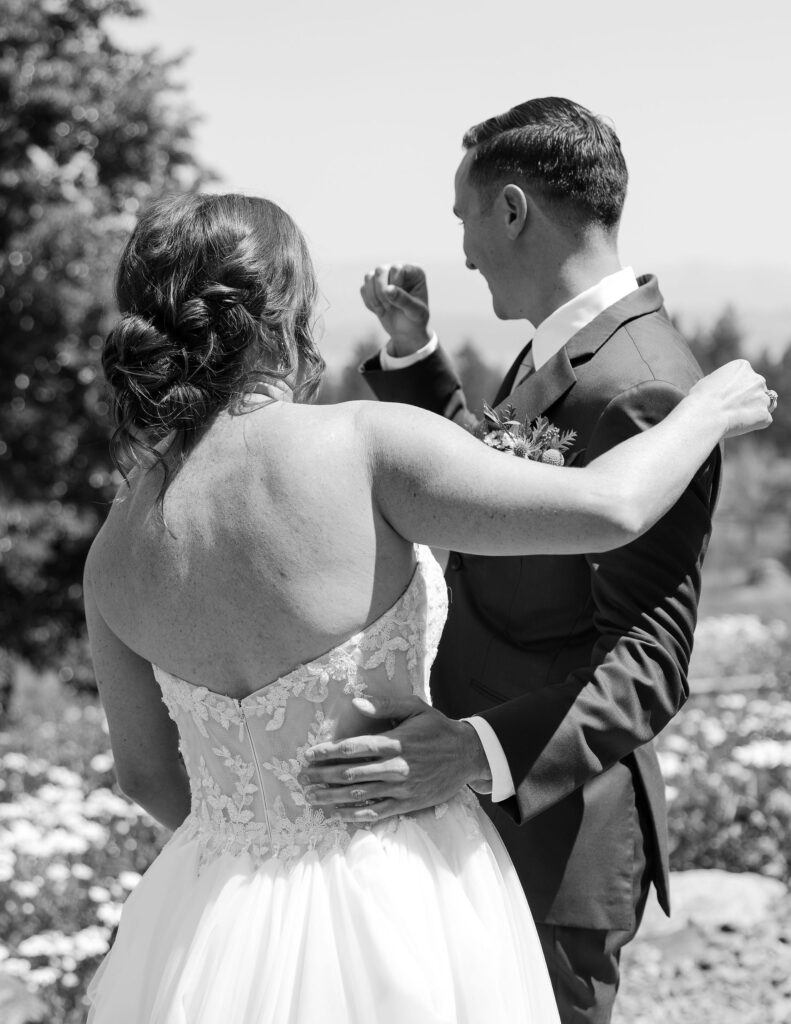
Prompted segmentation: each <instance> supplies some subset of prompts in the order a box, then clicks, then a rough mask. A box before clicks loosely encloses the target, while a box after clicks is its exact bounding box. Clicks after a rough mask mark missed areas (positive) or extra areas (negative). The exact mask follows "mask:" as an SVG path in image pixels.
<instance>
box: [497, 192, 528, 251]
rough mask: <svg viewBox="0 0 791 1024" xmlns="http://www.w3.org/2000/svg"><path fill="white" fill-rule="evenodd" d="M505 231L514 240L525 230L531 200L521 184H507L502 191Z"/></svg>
mask: <svg viewBox="0 0 791 1024" xmlns="http://www.w3.org/2000/svg"><path fill="white" fill-rule="evenodd" d="M502 200H503V217H504V222H505V231H506V235H507V236H508V238H510V239H511V241H513V240H514V239H516V238H518V237H519V235H521V234H522V232H523V231H524V229H525V227H526V225H527V220H528V217H529V213H530V202H529V200H528V198H527V196H526V195H525V192H524V189H522V188H520V187H519V185H506V186H505V188H504V189H503V191H502Z"/></svg>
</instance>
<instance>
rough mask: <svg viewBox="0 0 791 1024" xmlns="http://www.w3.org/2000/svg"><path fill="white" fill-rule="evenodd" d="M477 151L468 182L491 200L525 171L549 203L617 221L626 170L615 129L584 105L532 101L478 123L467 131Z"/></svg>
mask: <svg viewBox="0 0 791 1024" xmlns="http://www.w3.org/2000/svg"><path fill="white" fill-rule="evenodd" d="M463 144H464V147H465V149H473V148H474V149H475V153H474V154H473V159H472V163H471V165H470V171H469V181H470V183H471V184H472V185H474V186H475V187H476V188H477V189H478V190H479V192H481V193H482V194H483V195H484V196H485V197H486V199H487V200H488V199H492V200H493V198H494V195H495V194H496V191H497V189H498V187H499V186H501V185H502V184H503V181H504V180H505V179H507V178H509V177H514V176H516V177H521V178H522V179H523V180H524V182H525V184H527V185H528V186H529V187H532V188H533V189H536V190H537V191H538V192H539V193H540V194H541V195H542V196H543V197H544V198H545V199H547V200H548V201H550V202H556V203H563V204H565V205H567V206H569V207H571V208H572V209H573V210H574V211H575V213H577V215H578V217H579V219H581V220H583V221H586V222H594V223H597V224H599V225H601V226H602V227H604V228H605V229H606V230H608V231H611V230H613V229H614V228H616V227H617V225H618V222H619V220H620V218H621V211H622V210H623V204H624V199H625V198H626V185H627V181H628V172H627V170H626V161H625V160H624V158H623V153H622V152H621V143H620V141H619V139H618V136H617V135H616V134H615V130H614V129H613V128H612V127H611V126H610V125H609V124H607V123H606V121H604V120H602V119H601V118H600V117H597V115H596V114H593V113H591V111H590V110H587V109H586V108H585V107H582V106H580V104H579V103H574V102H573V101H572V100H566V99H562V98H560V97H557V96H548V97H545V98H543V99H535V100H527V102H525V103H520V104H519V106H516V107H512V108H511V109H510V110H508V111H506V113H504V114H500V115H498V116H497V117H491V118H489V119H488V120H487V121H483V122H481V124H478V125H475V127H474V128H470V130H469V131H468V132H467V133H466V135H465V136H464V140H463Z"/></svg>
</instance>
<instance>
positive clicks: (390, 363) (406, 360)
mask: <svg viewBox="0 0 791 1024" xmlns="http://www.w3.org/2000/svg"><path fill="white" fill-rule="evenodd" d="M437 345H439V338H438V337H437V334H436V331H435V332H434V333H433V334H432V335H431V338H430V339H429V340H428V341H427V342H426V344H425V345H424V346H423V348H419V349H418V350H417V352H410V354H409V355H408V356H391V355H390V353H389V352H388V351H387V346H385V347H384V348H383V349H382V350H381V351H380V352H379V365H380V366H381V367H382V369H383V370H405V369H406V368H407V366H412V365H413V364H414V363H419V362H422V360H424V359H428V357H429V356H430V355H431V354H432V353H434V352H436V351H437Z"/></svg>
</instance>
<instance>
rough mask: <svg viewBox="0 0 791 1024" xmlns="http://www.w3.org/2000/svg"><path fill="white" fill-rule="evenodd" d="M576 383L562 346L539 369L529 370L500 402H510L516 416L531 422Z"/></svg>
mask: <svg viewBox="0 0 791 1024" xmlns="http://www.w3.org/2000/svg"><path fill="white" fill-rule="evenodd" d="M576 383H577V375H576V374H575V373H574V370H573V368H572V366H571V361H570V360H569V357H568V353H567V352H566V349H565V347H564V348H562V349H560V351H559V352H556V353H555V354H554V356H552V358H551V359H549V360H548V361H547V362H546V363H544V365H543V366H542V367H541V369H540V370H536V371H535V372H534V373H531V374H530V376H529V377H528V378H527V379H526V380H524V381H522V383H521V384H520V385H519V386H518V387H516V388H515V389H514V390H513V391H512V392H511V393H510V394H509V395H506V397H505V399H504V400H503V401H502V403H501V404H504V405H505V404H507V405H512V406H513V407H514V409H515V410H516V417H517V419H520V420H529V421H531V422H532V421H533V420H534V419H535V418H536V417H537V416H540V415H541V413H542V412H544V410H545V409H548V408H549V407H550V406H551V405H554V404H555V402H557V401H559V400H560V399H561V398H562V397H563V396H564V395H565V394H566V392H568V391H569V390H570V389H571V388H572V387H574V385H575V384H576Z"/></svg>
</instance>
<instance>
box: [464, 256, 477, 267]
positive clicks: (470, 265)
mask: <svg viewBox="0 0 791 1024" xmlns="http://www.w3.org/2000/svg"><path fill="white" fill-rule="evenodd" d="M464 266H465V267H466V268H467V270H477V269H478V268H477V267H476V266H475V264H474V263H473V262H472V260H471V259H470V257H469V256H468V257H467V259H466V260H465V261H464Z"/></svg>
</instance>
